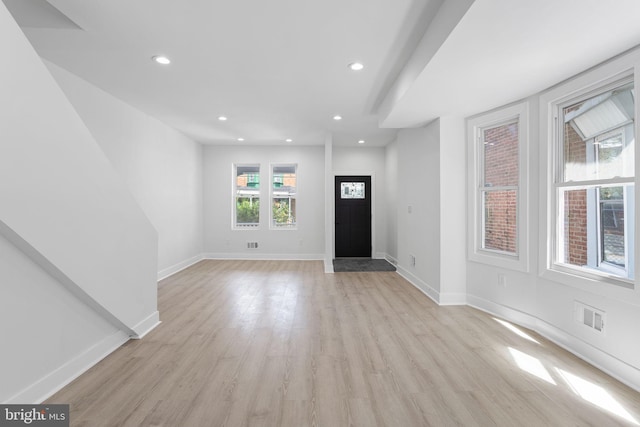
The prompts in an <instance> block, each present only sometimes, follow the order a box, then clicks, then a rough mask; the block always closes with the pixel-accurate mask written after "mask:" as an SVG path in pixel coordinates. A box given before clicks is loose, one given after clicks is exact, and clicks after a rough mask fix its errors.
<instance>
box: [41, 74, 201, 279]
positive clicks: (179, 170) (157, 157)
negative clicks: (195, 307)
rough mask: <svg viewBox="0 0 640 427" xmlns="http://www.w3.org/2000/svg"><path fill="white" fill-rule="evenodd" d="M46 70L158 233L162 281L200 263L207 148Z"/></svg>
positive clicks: (71, 77) (78, 81) (100, 92)
mask: <svg viewBox="0 0 640 427" xmlns="http://www.w3.org/2000/svg"><path fill="white" fill-rule="evenodd" d="M45 64H46V65H47V67H48V68H49V70H50V71H51V74H52V75H53V77H54V78H55V79H56V81H57V82H58V84H59V85H60V87H61V88H62V90H63V91H64V93H65V94H66V96H67V98H68V99H69V101H71V104H72V105H73V107H74V108H75V109H76V111H77V112H78V114H79V115H80V117H81V118H82V120H83V121H84V123H85V125H86V126H87V128H88V129H89V131H91V134H92V135H93V136H94V138H95V140H96V141H97V142H98V144H100V148H102V151H104V153H105V154H106V156H107V157H108V158H109V160H110V161H111V164H112V165H113V167H114V168H115V170H116V171H117V172H118V174H119V175H120V177H121V178H122V180H123V181H124V182H125V184H126V185H127V187H128V188H129V190H130V191H131V193H132V194H133V196H134V197H135V198H136V200H137V201H138V203H139V204H140V206H141V207H142V209H143V210H144V212H145V214H146V215H147V217H148V218H149V220H150V221H151V223H152V224H153V226H154V227H155V229H156V230H157V231H158V279H160V278H163V277H165V276H167V275H169V274H172V273H175V272H176V271H178V270H180V269H182V268H184V267H186V266H188V265H190V264H191V263H193V262H195V261H197V260H199V259H200V257H201V254H202V249H203V246H202V245H203V237H202V235H203V222H202V146H201V145H200V144H199V143H197V142H194V141H192V140H191V139H189V138H187V137H186V136H184V135H183V134H181V133H179V132H178V131H176V130H174V129H173V128H171V127H169V126H167V125H165V124H164V123H162V122H160V121H159V120H157V119H155V118H153V117H150V116H148V115H147V114H145V113H143V112H141V111H139V110H137V109H135V108H133V107H131V106H130V105H129V104H126V103H124V102H123V101H120V100H119V99H117V98H115V97H113V96H112V95H110V94H108V93H106V92H104V91H103V90H101V89H99V88H97V87H95V86H93V85H91V84H90V83H88V82H86V81H85V80H82V79H80V78H79V77H77V76H75V75H74V74H71V73H69V72H68V71H66V70H64V69H62V68H60V67H58V66H57V65H55V64H52V63H50V62H46V61H45Z"/></svg>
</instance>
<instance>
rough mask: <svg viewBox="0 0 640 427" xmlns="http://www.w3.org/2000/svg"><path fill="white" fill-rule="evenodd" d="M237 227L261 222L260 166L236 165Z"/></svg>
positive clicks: (253, 225) (252, 225)
mask: <svg viewBox="0 0 640 427" xmlns="http://www.w3.org/2000/svg"><path fill="white" fill-rule="evenodd" d="M235 184H236V217H235V225H236V226H237V227H257V226H258V224H259V223H260V166H236V182H235Z"/></svg>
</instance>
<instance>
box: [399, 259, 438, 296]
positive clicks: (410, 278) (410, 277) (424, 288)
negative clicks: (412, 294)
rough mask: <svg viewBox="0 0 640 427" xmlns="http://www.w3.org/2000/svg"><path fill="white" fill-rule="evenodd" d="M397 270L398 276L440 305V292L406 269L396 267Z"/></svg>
mask: <svg viewBox="0 0 640 427" xmlns="http://www.w3.org/2000/svg"><path fill="white" fill-rule="evenodd" d="M396 270H397V272H398V274H399V275H400V276H402V277H403V278H404V279H405V280H406V281H407V282H409V283H411V284H412V285H413V286H414V287H415V288H416V289H418V290H419V291H420V292H422V293H423V294H425V295H426V296H428V297H429V298H431V299H432V300H433V302H435V303H436V304H438V305H440V294H439V293H438V291H436V290H435V289H433V288H432V287H431V286H429V285H428V284H427V283H426V282H424V281H422V280H420V279H419V278H418V277H416V276H415V275H414V274H413V273H411V272H409V271H407V270H406V269H405V268H404V267H400V266H399V265H396Z"/></svg>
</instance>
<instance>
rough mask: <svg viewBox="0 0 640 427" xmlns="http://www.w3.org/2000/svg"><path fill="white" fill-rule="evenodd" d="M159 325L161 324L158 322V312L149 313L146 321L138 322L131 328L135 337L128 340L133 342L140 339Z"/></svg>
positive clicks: (132, 336)
mask: <svg viewBox="0 0 640 427" xmlns="http://www.w3.org/2000/svg"><path fill="white" fill-rule="evenodd" d="M160 323H162V322H160V312H158V311H155V312H153V313H151V314H150V315H149V316H148V317H147V318H146V319H144V320H142V321H141V322H138V324H137V325H135V326H134V327H133V328H132V330H133V332H134V333H135V335H131V336H130V338H131V339H134V340H139V339H142V338H143V337H144V336H145V335H147V334H148V333H149V332H151V331H152V330H154V329H155V328H156V326H158V325H159V324H160Z"/></svg>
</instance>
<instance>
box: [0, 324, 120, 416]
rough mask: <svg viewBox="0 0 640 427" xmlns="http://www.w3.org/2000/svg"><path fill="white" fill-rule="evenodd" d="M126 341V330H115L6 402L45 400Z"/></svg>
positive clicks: (39, 401) (29, 402)
mask: <svg viewBox="0 0 640 427" xmlns="http://www.w3.org/2000/svg"><path fill="white" fill-rule="evenodd" d="M127 341H129V336H128V335H127V333H126V332H124V331H117V332H115V333H114V334H112V335H110V336H108V337H106V338H104V339H103V340H102V341H100V342H99V343H97V344H95V345H94V346H92V347H90V348H89V349H87V350H85V351H84V352H82V353H80V354H79V355H77V356H76V357H74V358H73V359H71V360H69V361H68V362H67V363H65V364H64V365H62V366H61V367H59V368H57V369H56V370H54V371H53V372H51V373H50V374H48V375H46V376H45V377H43V378H41V379H40V380H38V381H36V382H35V383H33V384H31V385H30V386H28V387H27V388H25V389H24V390H22V391H21V392H19V393H18V394H16V395H15V396H13V397H11V398H10V399H9V400H7V402H6V403H8V404H12V403H16V404H17V403H22V404H32V403H33V404H39V403H41V402H43V401H45V400H46V399H48V398H49V397H51V396H52V395H53V394H54V393H56V392H58V391H59V390H60V389H62V388H63V387H64V386H66V385H67V384H69V383H70V382H71V381H73V380H75V379H76V378H78V377H79V376H80V375H82V374H83V373H85V372H86V371H87V370H88V369H89V368H91V367H92V366H94V365H95V364H97V363H98V362H99V361H101V360H102V359H104V358H105V357H107V356H108V355H109V354H111V353H112V352H114V351H115V350H116V349H118V348H119V347H120V346H121V345H122V344H124V343H125V342H127Z"/></svg>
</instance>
